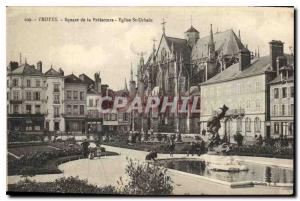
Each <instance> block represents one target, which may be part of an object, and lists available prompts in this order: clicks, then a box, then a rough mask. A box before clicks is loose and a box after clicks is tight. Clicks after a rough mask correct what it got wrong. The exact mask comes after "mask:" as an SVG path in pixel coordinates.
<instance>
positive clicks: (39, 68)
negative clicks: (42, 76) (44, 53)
mask: <svg viewBox="0 0 300 201" xmlns="http://www.w3.org/2000/svg"><path fill="white" fill-rule="evenodd" d="M36 69H37V70H38V71H40V72H41V73H42V72H43V63H42V62H41V61H38V62H37V63H36Z"/></svg>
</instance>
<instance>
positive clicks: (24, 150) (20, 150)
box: [8, 145, 56, 157]
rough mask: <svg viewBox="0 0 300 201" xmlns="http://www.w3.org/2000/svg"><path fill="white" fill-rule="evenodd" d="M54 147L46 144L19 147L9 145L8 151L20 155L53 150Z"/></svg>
mask: <svg viewBox="0 0 300 201" xmlns="http://www.w3.org/2000/svg"><path fill="white" fill-rule="evenodd" d="M55 150H56V149H55V148H54V147H51V146H48V145H35V146H34V145H33V146H21V147H9V148H8V152H10V153H12V154H15V155H16V156H18V157H20V156H22V155H30V154H34V153H36V152H51V151H55Z"/></svg>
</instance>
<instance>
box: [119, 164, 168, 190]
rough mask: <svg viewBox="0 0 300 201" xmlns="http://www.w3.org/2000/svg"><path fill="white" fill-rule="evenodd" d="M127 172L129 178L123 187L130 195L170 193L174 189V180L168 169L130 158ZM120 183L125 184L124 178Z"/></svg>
mask: <svg viewBox="0 0 300 201" xmlns="http://www.w3.org/2000/svg"><path fill="white" fill-rule="evenodd" d="M126 173H127V175H128V176H129V180H128V182H127V184H126V185H124V186H123V187H122V188H121V189H122V190H121V191H122V193H124V194H129V195H170V194H172V191H173V186H172V180H171V178H170V176H167V174H166V173H167V169H165V168H162V167H159V166H153V165H150V164H149V163H139V162H137V161H133V160H132V159H129V160H128V165H127V167H126ZM120 183H121V184H123V181H122V178H121V179H120Z"/></svg>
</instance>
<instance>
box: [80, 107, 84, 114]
mask: <svg viewBox="0 0 300 201" xmlns="http://www.w3.org/2000/svg"><path fill="white" fill-rule="evenodd" d="M79 110H80V115H84V105H80V108H79Z"/></svg>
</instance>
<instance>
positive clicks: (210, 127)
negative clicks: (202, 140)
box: [207, 105, 229, 148]
mask: <svg viewBox="0 0 300 201" xmlns="http://www.w3.org/2000/svg"><path fill="white" fill-rule="evenodd" d="M228 109H229V108H228V107H227V106H226V105H223V107H221V108H220V109H219V110H218V111H217V113H216V114H215V115H214V116H212V117H211V118H209V119H208V121H207V132H208V133H211V134H212V137H211V140H210V143H209V144H208V147H209V148H212V147H214V146H218V145H219V144H220V142H221V139H220V136H219V133H218V131H219V129H220V128H221V123H220V120H221V119H223V118H224V117H225V114H226V112H227V110H228Z"/></svg>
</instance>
